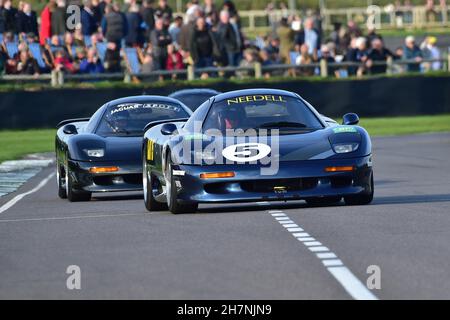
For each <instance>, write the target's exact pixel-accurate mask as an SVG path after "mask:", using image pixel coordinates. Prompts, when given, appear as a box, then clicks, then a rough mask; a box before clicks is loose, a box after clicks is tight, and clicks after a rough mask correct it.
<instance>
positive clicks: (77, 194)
mask: <svg viewBox="0 0 450 320" xmlns="http://www.w3.org/2000/svg"><path fill="white" fill-rule="evenodd" d="M66 194H67V199H68V200H69V201H70V202H78V201H89V200H91V196H92V193H91V192H86V191H74V190H73V182H72V176H71V175H70V172H69V168H66Z"/></svg>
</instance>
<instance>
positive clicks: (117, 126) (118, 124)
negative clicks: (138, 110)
mask: <svg viewBox="0 0 450 320" xmlns="http://www.w3.org/2000/svg"><path fill="white" fill-rule="evenodd" d="M129 120H130V113H129V112H128V111H127V110H124V111H121V112H117V113H116V114H115V115H113V117H112V119H111V123H112V125H113V130H114V131H120V130H123V129H126V128H127V127H128V122H129Z"/></svg>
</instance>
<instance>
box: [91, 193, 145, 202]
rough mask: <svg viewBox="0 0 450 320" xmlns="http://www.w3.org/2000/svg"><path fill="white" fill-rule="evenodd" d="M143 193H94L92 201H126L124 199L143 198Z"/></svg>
mask: <svg viewBox="0 0 450 320" xmlns="http://www.w3.org/2000/svg"><path fill="white" fill-rule="evenodd" d="M143 199H144V196H143V195H142V194H126V195H122V194H121V195H93V196H92V201H124V200H143Z"/></svg>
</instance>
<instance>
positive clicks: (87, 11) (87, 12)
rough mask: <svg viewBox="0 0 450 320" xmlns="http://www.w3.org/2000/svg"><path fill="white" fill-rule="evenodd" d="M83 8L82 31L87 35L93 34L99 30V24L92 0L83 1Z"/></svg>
mask: <svg viewBox="0 0 450 320" xmlns="http://www.w3.org/2000/svg"><path fill="white" fill-rule="evenodd" d="M83 4H84V6H83V9H82V10H81V31H82V33H83V35H85V36H91V35H92V34H93V33H94V32H96V31H97V28H98V25H97V21H96V18H95V13H94V5H93V4H92V1H91V0H84V1H83Z"/></svg>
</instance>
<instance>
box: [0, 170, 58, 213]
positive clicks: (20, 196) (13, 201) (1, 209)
mask: <svg viewBox="0 0 450 320" xmlns="http://www.w3.org/2000/svg"><path fill="white" fill-rule="evenodd" d="M54 175H55V173H54V172H53V173H51V174H49V175H48V176H47V177H46V178H45V179H44V180H42V181H41V182H39V184H38V185H37V186H36V187H34V188H33V189H31V190H29V191H27V192H24V193H21V194H18V195H17V196H15V197H14V198H12V199H11V200H9V201H8V202H7V203H5V204H4V205H3V206H1V207H0V213H3V212H5V211H6V210H8V209H9V208H11V207H12V206H13V205H15V204H16V203H17V202H19V201H20V200H22V199H23V198H24V197H26V196H27V195H30V194H32V193H34V192H36V191H38V190H39V189H41V188H42V187H43V186H45V184H46V183H47V182H48V181H49V180H50V179H51V178H52V177H53V176H54Z"/></svg>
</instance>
